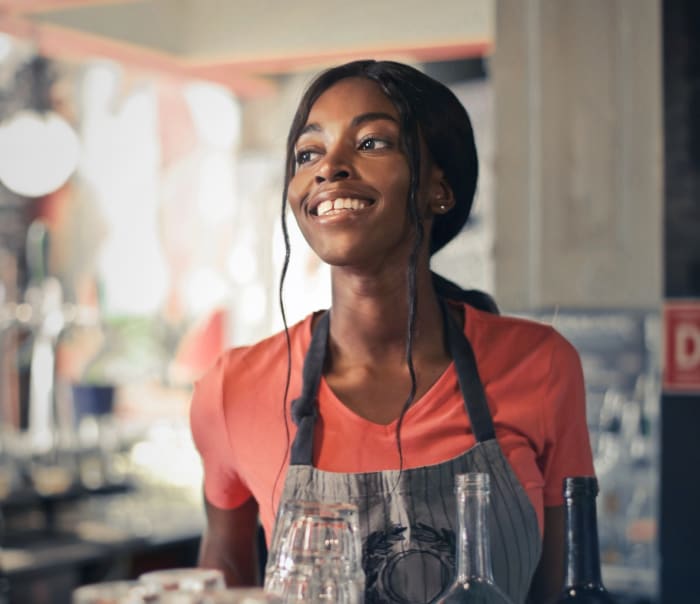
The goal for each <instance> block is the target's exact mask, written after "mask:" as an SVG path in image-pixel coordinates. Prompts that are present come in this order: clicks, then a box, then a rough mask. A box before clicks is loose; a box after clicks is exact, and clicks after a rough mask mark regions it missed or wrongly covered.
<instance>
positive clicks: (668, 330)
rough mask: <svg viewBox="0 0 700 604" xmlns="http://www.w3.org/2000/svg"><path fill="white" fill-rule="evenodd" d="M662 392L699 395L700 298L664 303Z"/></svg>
mask: <svg viewBox="0 0 700 604" xmlns="http://www.w3.org/2000/svg"><path fill="white" fill-rule="evenodd" d="M663 314H664V390H668V391H671V392H685V393H689V394H690V393H692V394H696V393H700V298H698V299H684V300H667V301H666V302H665V303H664V313H663Z"/></svg>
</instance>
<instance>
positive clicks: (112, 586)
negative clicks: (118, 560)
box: [71, 580, 160, 604]
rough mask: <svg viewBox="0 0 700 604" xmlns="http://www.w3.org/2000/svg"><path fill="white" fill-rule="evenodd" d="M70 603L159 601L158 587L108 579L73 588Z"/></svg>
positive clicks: (119, 603) (98, 603)
mask: <svg viewBox="0 0 700 604" xmlns="http://www.w3.org/2000/svg"><path fill="white" fill-rule="evenodd" d="M71 601H72V604H148V603H151V602H153V603H156V602H160V600H159V598H158V589H157V588H156V587H154V586H151V585H146V584H144V583H141V582H139V581H126V580H125V581H108V582H105V583H93V584H91V585H83V586H82V587H78V588H77V589H75V590H73V595H72V600H71Z"/></svg>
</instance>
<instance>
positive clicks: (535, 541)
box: [282, 309, 542, 604]
mask: <svg viewBox="0 0 700 604" xmlns="http://www.w3.org/2000/svg"><path fill="white" fill-rule="evenodd" d="M443 316H444V320H445V331H446V334H447V344H448V349H449V351H450V353H451V355H452V357H453V359H454V362H455V367H456V371H457V378H458V381H459V386H460V390H461V392H462V396H463V398H464V402H465V409H466V413H467V414H468V417H469V420H470V423H471V426H472V430H473V432H474V436H475V437H476V444H475V445H474V446H473V447H472V448H471V449H469V450H468V451H466V452H465V453H463V454H462V455H459V456H457V457H455V458H453V459H450V460H448V461H445V462H442V463H438V464H435V465H431V466H424V467H420V468H412V469H408V470H403V471H402V472H401V473H400V475H399V471H398V470H388V471H382V472H367V473H355V474H346V473H338V472H327V471H323V470H319V469H317V468H314V467H313V462H312V460H313V451H312V447H313V434H314V426H315V423H316V418H317V416H318V405H317V403H316V396H317V392H318V386H319V383H320V380H321V376H322V373H323V366H324V359H325V356H326V348H327V342H328V331H329V322H330V319H329V313H328V312H326V313H324V314H323V316H322V317H321V318H320V319H319V321H318V325H317V326H316V328H315V330H314V333H313V336H312V339H311V345H310V347H309V350H308V352H307V354H306V358H305V360H304V368H303V374H302V376H303V383H302V393H301V396H300V397H299V398H298V399H296V400H295V401H293V402H292V419H293V421H294V422H295V423H296V425H297V434H296V437H295V438H294V442H293V443H292V450H291V458H290V466H289V469H288V472H287V477H286V480H285V484H284V490H283V492H282V500H285V501H286V500H288V499H301V500H314V501H327V502H348V503H354V504H355V505H357V506H358V508H359V511H360V529H361V531H362V536H363V567H364V571H365V577H366V590H365V604H375V603H382V604H384V603H387V602H396V603H401V604H408V603H421V604H423V603H426V602H432V601H433V600H434V599H435V598H437V596H438V595H439V594H440V593H441V592H442V590H443V589H444V588H445V587H446V586H447V585H448V583H449V582H450V581H451V579H452V578H453V575H454V568H455V564H454V562H455V543H456V538H455V528H456V526H455V525H456V518H457V514H456V499H455V494H454V476H455V474H462V473H465V472H488V473H489V474H490V475H491V510H490V526H489V530H490V536H491V555H492V560H493V570H494V576H495V579H496V582H497V583H498V585H499V586H500V587H501V588H502V589H503V590H504V591H505V592H506V593H507V594H508V595H509V596H510V597H511V598H512V600H513V602H515V603H516V604H521V603H522V602H524V601H525V598H526V596H527V592H528V590H529V586H530V581H531V579H532V575H533V573H534V571H535V568H536V566H537V563H538V561H539V558H540V551H541V547H542V544H541V539H540V533H539V527H538V523H537V516H536V514H535V510H534V508H533V506H532V504H531V502H530V500H529V498H528V496H527V494H526V493H525V490H524V489H523V487H522V485H521V484H520V482H519V481H518V479H517V478H516V476H515V474H514V473H513V470H512V468H511V467H510V464H509V463H508V460H507V459H506V458H505V456H504V454H503V452H502V450H501V447H500V445H499V444H498V442H497V441H496V437H495V432H494V428H493V421H492V419H491V413H490V411H489V408H488V405H487V403H486V395H485V393H484V389H483V386H482V385H481V380H480V379H479V374H478V371H477V366H476V361H475V359H474V353H473V351H472V348H471V345H470V344H469V342H468V341H467V338H466V337H465V336H464V334H463V332H462V330H461V329H460V328H459V327H458V326H457V324H456V323H455V322H454V320H452V318H451V317H450V316H449V313H448V312H447V310H446V309H443Z"/></svg>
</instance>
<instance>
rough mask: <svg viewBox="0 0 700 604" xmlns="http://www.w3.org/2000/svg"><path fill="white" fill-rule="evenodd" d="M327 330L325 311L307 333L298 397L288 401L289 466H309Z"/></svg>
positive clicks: (326, 313)
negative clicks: (294, 429) (291, 426)
mask: <svg viewBox="0 0 700 604" xmlns="http://www.w3.org/2000/svg"><path fill="white" fill-rule="evenodd" d="M329 329H330V312H329V311H325V312H324V313H323V314H322V315H321V317H320V319H319V320H318V323H317V324H316V327H315V329H314V331H313V334H312V335H311V344H310V345H309V350H308V351H307V353H306V357H305V358H304V368H303V370H302V374H301V375H302V385H301V396H299V398H297V399H295V400H293V401H292V420H293V421H294V423H295V424H296V425H297V434H296V436H295V437H294V442H293V443H292V451H291V455H290V464H291V465H293V466H295V465H311V462H312V459H313V449H312V446H313V442H314V426H315V425H316V418H317V417H318V405H317V404H316V396H317V394H318V387H319V385H320V384H321V376H322V375H323V366H324V364H325V360H326V349H327V348H328V332H329Z"/></svg>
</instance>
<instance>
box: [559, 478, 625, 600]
mask: <svg viewBox="0 0 700 604" xmlns="http://www.w3.org/2000/svg"><path fill="white" fill-rule="evenodd" d="M597 495H598V480H597V479H596V478H595V476H573V477H568V478H565V479H564V507H565V510H566V557H565V564H566V570H565V574H564V589H563V591H562V593H561V595H560V596H559V599H558V600H557V602H558V603H559V604H564V603H567V604H615V600H614V598H613V597H612V596H611V595H610V593H609V592H608V591H607V590H606V589H605V587H604V586H603V581H602V579H601V574H600V550H599V548H598V522H597V518H596V504H595V499H596V496H597Z"/></svg>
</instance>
